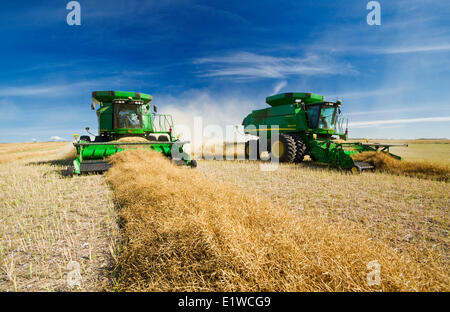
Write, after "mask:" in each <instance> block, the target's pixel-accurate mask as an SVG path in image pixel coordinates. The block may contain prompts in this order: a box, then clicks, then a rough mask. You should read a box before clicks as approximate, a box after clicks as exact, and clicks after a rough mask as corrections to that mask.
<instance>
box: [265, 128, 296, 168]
mask: <svg viewBox="0 0 450 312" xmlns="http://www.w3.org/2000/svg"><path fill="white" fill-rule="evenodd" d="M296 154H297V145H296V143H295V140H294V139H293V138H292V137H291V136H290V135H288V134H284V133H280V137H279V138H278V140H274V141H272V142H271V146H270V156H271V159H278V161H279V162H286V163H292V162H294V161H295V156H296Z"/></svg>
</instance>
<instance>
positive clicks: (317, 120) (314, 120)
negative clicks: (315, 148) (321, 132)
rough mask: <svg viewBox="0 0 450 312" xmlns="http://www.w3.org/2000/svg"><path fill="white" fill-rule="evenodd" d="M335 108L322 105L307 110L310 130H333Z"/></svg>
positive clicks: (335, 114)
mask: <svg viewBox="0 0 450 312" xmlns="http://www.w3.org/2000/svg"><path fill="white" fill-rule="evenodd" d="M336 117H337V108H336V107H333V106H325V105H324V104H323V103H322V104H318V105H313V106H310V107H309V108H308V121H309V127H310V128H311V129H317V128H319V129H333V128H334V126H335V123H336Z"/></svg>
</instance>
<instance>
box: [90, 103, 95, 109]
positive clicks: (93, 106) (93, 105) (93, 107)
mask: <svg viewBox="0 0 450 312" xmlns="http://www.w3.org/2000/svg"><path fill="white" fill-rule="evenodd" d="M91 108H92V110H95V103H94V102H92V103H91Z"/></svg>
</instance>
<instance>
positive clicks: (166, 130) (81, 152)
mask: <svg viewBox="0 0 450 312" xmlns="http://www.w3.org/2000/svg"><path fill="white" fill-rule="evenodd" d="M92 99H93V102H92V104H91V108H92V110H95V109H96V105H98V106H99V108H98V109H97V117H98V128H99V129H98V135H97V136H95V139H94V140H91V136H89V135H82V136H80V137H79V136H78V134H75V135H74V137H75V142H74V143H73V144H74V146H75V148H76V158H75V160H74V161H73V166H69V167H68V168H67V173H66V174H67V175H69V176H72V175H73V174H81V173H87V172H102V171H106V170H108V169H109V168H110V167H111V164H110V163H109V162H108V161H107V160H106V159H107V157H109V156H111V155H113V154H115V153H118V152H121V151H124V150H127V149H136V148H137V147H139V146H140V147H142V146H144V147H147V148H149V149H153V150H155V151H158V152H160V153H162V154H163V155H165V156H167V157H168V158H170V159H172V160H173V162H174V163H176V164H177V165H187V166H191V167H196V166H197V162H196V161H195V160H192V159H190V157H189V155H188V154H186V153H185V152H184V151H183V145H184V144H186V143H189V142H181V141H179V140H177V139H176V138H175V137H174V136H173V133H172V130H173V120H172V116H171V115H164V114H157V113H156V112H157V108H156V105H153V110H152V109H151V105H150V102H151V101H152V96H151V95H148V94H144V93H139V92H124V91H96V92H93V93H92ZM86 131H87V132H88V133H89V128H86ZM124 137H140V138H145V139H146V140H147V141H145V140H143V141H144V142H116V141H117V140H120V139H121V138H124Z"/></svg>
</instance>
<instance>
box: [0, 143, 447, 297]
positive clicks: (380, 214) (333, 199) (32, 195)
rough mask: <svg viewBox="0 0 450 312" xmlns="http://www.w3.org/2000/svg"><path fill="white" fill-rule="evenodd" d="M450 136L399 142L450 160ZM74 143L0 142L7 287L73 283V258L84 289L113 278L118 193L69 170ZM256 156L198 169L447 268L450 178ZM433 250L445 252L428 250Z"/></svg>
mask: <svg viewBox="0 0 450 312" xmlns="http://www.w3.org/2000/svg"><path fill="white" fill-rule="evenodd" d="M389 142H392V141H389ZM396 143H403V142H399V141H397V142H396ZM448 143H449V142H446V141H442V142H439V143H438V142H434V141H433V143H430V142H428V141H425V142H421V143H417V142H416V141H414V142H411V141H409V142H408V144H410V147H409V148H395V147H394V148H392V150H391V151H392V152H393V153H396V154H399V155H401V156H403V157H404V158H405V159H409V160H431V161H439V162H441V163H443V164H449V163H450V158H449V157H450V144H448ZM67 144H68V143H24V144H0V198H1V200H0V219H1V220H2V222H3V225H2V227H1V228H0V290H24V291H35V290H67V281H66V278H67V273H68V272H67V270H66V265H67V263H68V261H69V260H71V259H72V260H76V261H78V262H80V264H81V270H82V272H81V274H82V277H83V282H82V287H81V288H80V289H81V290H101V289H103V287H104V286H105V285H106V284H108V283H109V282H108V281H107V277H106V275H105V273H104V270H105V269H106V268H107V267H108V265H109V264H108V261H109V260H111V255H110V248H111V246H113V245H114V241H115V239H116V238H117V236H116V235H117V228H116V227H117V224H116V221H117V220H116V216H115V211H114V209H113V203H112V199H111V193H110V190H109V188H108V187H107V186H106V184H105V183H104V176H102V175H89V176H81V177H74V178H73V179H64V178H62V177H61V175H60V171H61V170H63V169H64V168H65V166H66V164H67V161H58V159H60V158H61V157H62V156H61V155H63V154H64V153H66V152H67V148H66V147H67ZM64 150H66V152H64ZM17 158H19V159H20V160H19V161H15V160H14V159H17ZM258 166H259V163H257V162H243V161H237V162H236V161H234V162H231V161H230V162H219V161H200V162H199V168H198V169H197V171H199V172H202V173H203V174H205V175H206V176H208V177H210V178H212V179H213V180H215V181H224V182H226V183H229V184H234V185H236V186H237V187H239V188H240V189H242V190H243V191H244V192H249V193H255V194H257V195H258V196H261V197H264V198H267V199H268V201H270V202H271V203H273V204H274V205H287V206H288V207H290V208H292V209H293V210H295V211H296V212H297V213H298V214H300V215H304V216H307V217H314V218H315V217H320V218H325V219H327V220H329V221H330V222H337V223H339V222H343V221H344V222H350V224H353V225H354V226H357V227H361V228H363V229H364V230H366V231H367V233H368V234H369V235H370V237H372V238H373V239H376V240H382V241H386V242H388V243H389V244H390V246H391V247H393V248H394V249H396V250H397V251H399V252H401V253H405V254H408V255H409V256H411V257H413V259H416V260H417V261H419V262H421V263H423V264H425V265H429V266H431V267H433V266H436V265H437V264H438V263H439V262H440V261H442V262H443V263H442V268H443V270H444V272H447V273H448V272H449V270H448V248H449V243H448V242H449V241H448V231H449V220H448V216H449V208H450V198H449V196H450V195H449V194H450V184H449V183H446V182H436V181H430V180H423V179H416V178H409V177H400V176H394V175H389V174H385V173H372V172H367V173H363V174H362V175H357V176H352V175H349V174H348V173H346V172H341V171H338V170H329V169H327V168H322V167H318V166H315V165H312V164H311V163H309V162H306V163H304V164H302V165H284V166H281V167H280V169H279V170H277V171H275V172H272V173H270V172H261V171H260V170H259V167H258ZM99 194H101V196H100V195H99ZM86 243H87V244H86ZM111 250H114V249H111ZM429 251H434V252H436V253H438V254H440V255H441V259H434V260H430V258H429V257H427V256H425V255H426V254H427V253H428V252H429ZM114 256H115V255H114ZM430 261H431V262H430Z"/></svg>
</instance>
